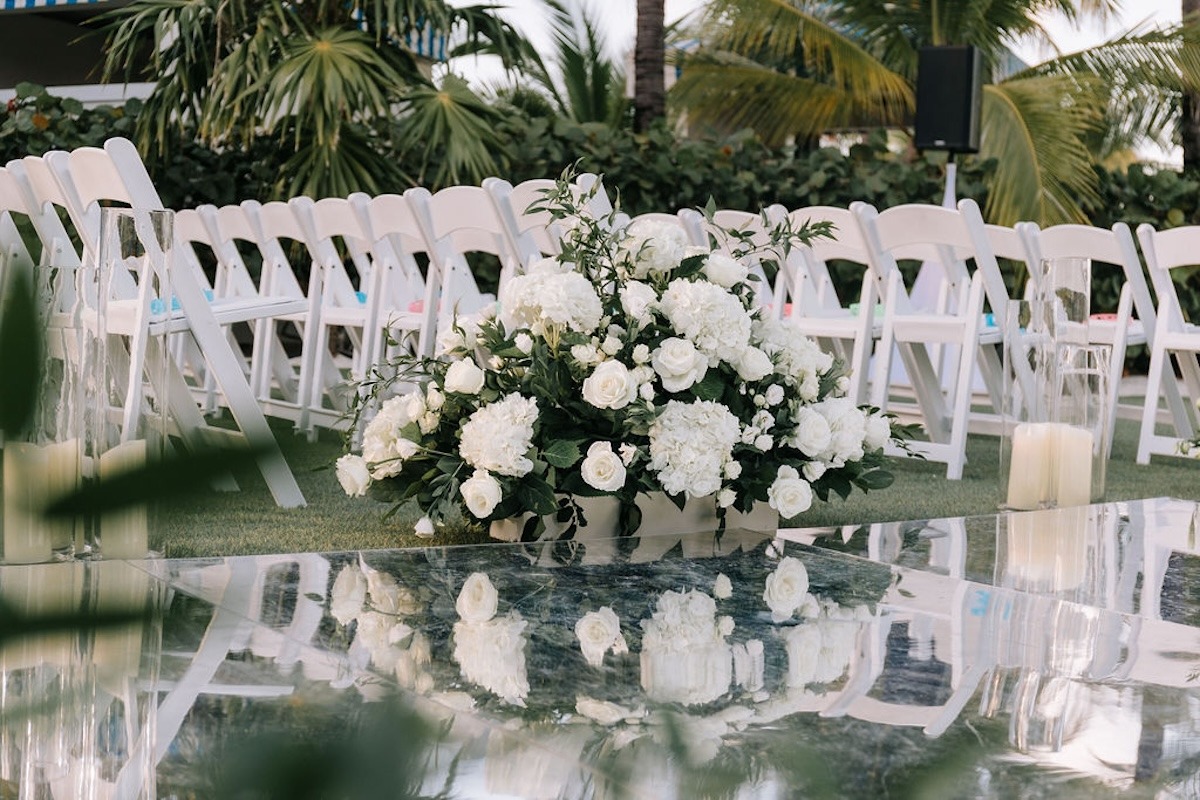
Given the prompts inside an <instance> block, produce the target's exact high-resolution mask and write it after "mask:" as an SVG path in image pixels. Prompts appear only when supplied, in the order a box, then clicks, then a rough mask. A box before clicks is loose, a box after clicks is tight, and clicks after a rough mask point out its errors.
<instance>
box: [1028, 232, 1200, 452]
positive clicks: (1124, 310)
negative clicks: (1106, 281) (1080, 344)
mask: <svg viewBox="0 0 1200 800" xmlns="http://www.w3.org/2000/svg"><path fill="white" fill-rule="evenodd" d="M1017 230H1018V231H1019V232H1020V233H1021V235H1022V237H1023V238H1024V240H1025V243H1026V247H1027V248H1028V250H1029V263H1030V265H1031V267H1036V268H1035V269H1033V270H1032V271H1031V273H1030V274H1031V276H1032V278H1033V279H1034V280H1038V279H1040V277H1041V274H1042V271H1041V264H1042V259H1052V258H1064V257H1082V258H1090V259H1091V260H1092V261H1093V262H1102V263H1106V264H1112V265H1114V266H1117V267H1120V269H1121V271H1122V273H1123V274H1124V280H1123V281H1122V285H1121V292H1120V296H1119V298H1118V301H1117V308H1116V309H1115V312H1116V313H1115V314H1111V315H1109V316H1098V315H1097V314H1095V313H1093V314H1092V317H1091V319H1089V320H1088V341H1089V342H1091V343H1092V344H1107V345H1110V346H1111V347H1112V356H1111V360H1110V362H1109V375H1108V384H1109V386H1108V395H1109V396H1108V409H1109V423H1108V441H1109V446H1110V448H1111V446H1112V434H1113V430H1114V428H1115V426H1116V420H1117V412H1118V400H1119V391H1120V384H1121V376H1122V375H1123V374H1124V372H1125V352H1126V350H1127V348H1128V347H1129V345H1139V344H1145V345H1146V346H1147V348H1149V349H1152V348H1153V345H1154V341H1153V340H1154V326H1155V324H1156V316H1157V315H1156V314H1155V311H1154V300H1153V299H1152V298H1151V296H1150V288H1149V286H1148V285H1147V284H1146V273H1145V272H1144V271H1143V270H1142V262H1141V259H1139V258H1138V254H1137V247H1136V246H1135V245H1134V243H1133V234H1132V233H1130V231H1129V226H1128V225H1126V224H1125V223H1124V222H1118V223H1116V224H1114V225H1113V226H1112V228H1111V229H1106V228H1096V227H1092V226H1090V225H1054V226H1052V227H1049V228H1045V229H1040V228H1038V226H1037V224H1036V223H1033V222H1022V223H1020V224H1019V225H1018V226H1017ZM1092 310H1093V312H1094V311H1095V309H1092ZM1133 313H1136V314H1137V316H1136V317H1133ZM1163 391H1164V393H1165V394H1166V398H1167V407H1168V408H1169V409H1170V412H1171V416H1172V419H1173V420H1175V421H1176V422H1177V423H1179V422H1181V421H1182V420H1184V419H1186V416H1187V414H1188V411H1187V409H1185V408H1184V404H1183V399H1182V397H1181V395H1180V394H1179V388H1178V386H1177V385H1176V384H1175V383H1174V382H1171V383H1169V384H1166V385H1164V386H1163Z"/></svg>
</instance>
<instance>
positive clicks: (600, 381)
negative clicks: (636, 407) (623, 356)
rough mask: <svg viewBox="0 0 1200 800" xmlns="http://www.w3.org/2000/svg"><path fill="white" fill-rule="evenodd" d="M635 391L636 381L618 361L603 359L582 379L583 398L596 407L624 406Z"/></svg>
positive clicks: (614, 407) (635, 395)
mask: <svg viewBox="0 0 1200 800" xmlns="http://www.w3.org/2000/svg"><path fill="white" fill-rule="evenodd" d="M637 391H638V386H637V381H636V380H634V378H633V376H632V375H630V373H629V369H628V368H627V367H626V366H625V365H624V364H622V363H621V362H620V361H605V362H604V363H603V364H601V365H600V366H598V367H596V369H595V370H593V371H592V374H591V375H588V376H587V378H586V379H585V380H584V381H583V399H584V400H586V401H587V402H588V403H590V404H591V405H593V406H595V407H596V408H612V409H617V408H624V407H625V406H627V405H629V404H630V403H632V402H633V399H634V398H635V397H637Z"/></svg>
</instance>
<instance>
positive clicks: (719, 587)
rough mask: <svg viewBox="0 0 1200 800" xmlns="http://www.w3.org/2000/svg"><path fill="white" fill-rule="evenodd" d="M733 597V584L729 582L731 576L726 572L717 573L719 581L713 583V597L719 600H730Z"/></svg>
mask: <svg viewBox="0 0 1200 800" xmlns="http://www.w3.org/2000/svg"><path fill="white" fill-rule="evenodd" d="M732 596H733V583H732V582H731V581H730V580H729V576H728V575H726V574H725V573H724V572H719V573H717V579H716V580H715V581H713V597H715V598H717V599H718V600H728V599H729V598H730V597H732Z"/></svg>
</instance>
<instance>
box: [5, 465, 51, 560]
mask: <svg viewBox="0 0 1200 800" xmlns="http://www.w3.org/2000/svg"><path fill="white" fill-rule="evenodd" d="M45 475H46V452H45V449H44V448H41V447H38V446H37V445H35V444H26V443H24V442H9V443H8V444H6V445H5V446H4V560H5V562H7V563H9V564H33V563H36V562H39V561H49V560H50V530H49V529H48V528H47V526H46V524H45V523H44V522H43V520H42V509H43V508H45V505H46V488H45Z"/></svg>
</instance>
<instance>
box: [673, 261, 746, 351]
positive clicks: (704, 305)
mask: <svg viewBox="0 0 1200 800" xmlns="http://www.w3.org/2000/svg"><path fill="white" fill-rule="evenodd" d="M661 307H662V312H663V315H664V316H665V317H666V318H667V320H669V321H670V323H671V327H672V328H674V329H675V331H676V332H677V333H679V334H680V335H681V336H684V337H686V338H687V339H689V340H690V341H691V342H692V343H693V344H694V345H696V349H698V350H700V351H701V352H702V353H704V354H705V355H706V356H708V363H709V366H716V365H717V361H718V360H720V361H725V362H726V363H729V364H734V365H736V364H738V363H740V362H741V359H742V357H743V356H744V354H745V350H746V347H747V346H748V345H749V343H750V327H751V326H750V315H749V313H747V311H746V309H745V308H744V307H743V306H742V301H741V300H739V299H738V298H737V297H735V296H734V295H732V294H730V293H729V292H727V291H725V290H724V289H722V288H721V287H720V286H717V285H716V284H715V283H709V282H708V281H693V280H685V279H682V278H680V279H678V280H674V281H671V283H670V285H669V286H667V290H666V291H665V292H663V296H662V302H661Z"/></svg>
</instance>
